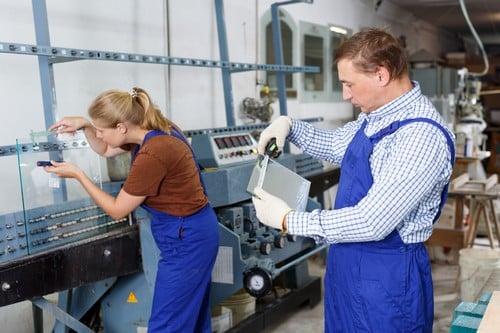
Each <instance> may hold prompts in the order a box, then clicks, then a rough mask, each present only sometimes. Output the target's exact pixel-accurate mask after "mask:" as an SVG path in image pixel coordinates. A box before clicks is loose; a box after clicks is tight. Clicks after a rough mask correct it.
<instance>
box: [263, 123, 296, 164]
mask: <svg viewBox="0 0 500 333" xmlns="http://www.w3.org/2000/svg"><path fill="white" fill-rule="evenodd" d="M291 128H292V119H290V117H287V116H279V117H278V118H276V119H275V120H274V121H273V122H272V123H271V124H270V125H269V126H267V127H266V128H265V129H264V130H263V131H262V133H260V137H259V144H258V146H257V152H258V153H259V154H262V155H264V153H265V151H266V146H267V144H268V143H269V141H270V140H271V139H272V138H276V145H277V146H278V149H280V150H283V147H284V146H285V139H286V137H287V135H288V133H290V129H291Z"/></svg>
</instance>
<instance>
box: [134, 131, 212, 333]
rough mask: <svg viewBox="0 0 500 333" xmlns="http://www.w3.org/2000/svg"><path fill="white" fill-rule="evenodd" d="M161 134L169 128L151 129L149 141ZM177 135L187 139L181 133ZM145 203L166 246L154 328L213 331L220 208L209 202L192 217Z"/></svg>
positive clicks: (157, 330)
mask: <svg viewBox="0 0 500 333" xmlns="http://www.w3.org/2000/svg"><path fill="white" fill-rule="evenodd" d="M156 135H165V133H164V132H162V131H152V132H149V133H148V134H147V135H146V137H145V138H144V142H143V144H144V143H145V142H146V141H147V140H148V139H150V138H151V137H153V136H156ZM171 135H173V136H175V137H177V138H178V139H180V140H182V141H183V142H185V143H186V144H187V142H186V141H185V139H184V138H183V137H182V135H180V134H179V133H177V132H175V131H172V133H171ZM179 144H182V143H180V142H179ZM194 158H195V162H196V157H194ZM196 163H197V162H196ZM200 180H201V181H202V178H201V174H200ZM202 184H203V181H202ZM205 192H206V191H205ZM142 207H143V208H144V209H146V210H147V211H148V212H149V213H150V214H151V231H152V234H153V237H154V239H155V242H156V245H157V246H158V248H159V249H160V260H159V262H158V272H157V275H156V282H155V290H154V296H153V305H152V310H151V316H150V318H149V323H148V332H149V333H160V332H161V333H167V332H193V333H198V332H201V333H205V332H206V333H210V332H211V331H212V329H211V324H210V304H209V303H210V295H209V292H210V284H211V273H212V268H213V267H214V264H215V259H216V256H217V251H218V248H219V229H218V220H217V216H216V215H215V212H214V210H213V209H212V207H211V206H210V204H207V205H206V206H205V207H204V208H202V209H201V210H200V211H198V212H197V213H195V214H193V215H191V216H184V217H179V216H172V215H169V214H167V213H164V212H160V211H157V210H155V209H152V208H150V207H147V206H146V205H142Z"/></svg>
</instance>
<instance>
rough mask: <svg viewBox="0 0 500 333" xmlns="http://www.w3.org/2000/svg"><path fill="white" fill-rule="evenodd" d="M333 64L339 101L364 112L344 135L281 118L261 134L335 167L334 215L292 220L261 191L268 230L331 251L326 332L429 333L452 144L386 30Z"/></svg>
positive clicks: (345, 47)
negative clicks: (433, 263)
mask: <svg viewBox="0 0 500 333" xmlns="http://www.w3.org/2000/svg"><path fill="white" fill-rule="evenodd" d="M335 62H336V64H337V65H338V72H339V79H340V81H341V82H342V86H343V98H344V99H346V100H350V101H351V103H352V104H353V105H354V106H355V107H358V108H359V109H361V111H362V112H361V113H360V115H359V116H358V118H357V119H356V120H354V121H352V122H349V123H348V124H346V125H345V126H344V127H342V128H338V129H335V130H323V129H318V128H315V127H313V126H312V125H311V124H309V123H305V122H302V121H299V120H295V119H293V120H292V119H291V118H289V117H287V116H281V117H279V118H277V119H276V120H275V121H274V122H272V123H271V125H269V126H268V127H267V128H266V129H265V130H264V131H263V132H262V133H261V136H260V140H259V146H258V150H259V152H260V153H263V152H264V150H265V146H266V144H267V143H268V142H269V140H270V139H271V138H276V142H277V145H278V146H280V147H283V145H284V142H285V139H287V140H289V141H290V142H292V143H293V144H294V145H296V146H297V147H298V148H300V149H302V150H303V151H304V152H305V153H307V154H310V155H311V156H314V157H316V158H319V159H323V160H326V161H329V162H331V163H335V164H339V165H340V166H341V176H340V181H339V186H338V191H337V195H336V201H335V206H334V209H333V210H320V209H317V210H313V211H312V212H296V211H292V210H290V208H289V207H288V206H287V204H286V203H285V202H284V201H283V200H281V199H279V198H277V197H275V196H272V195H270V194H269V193H267V192H265V191H264V190H262V189H261V188H256V189H255V192H254V193H255V197H254V198H253V203H254V205H255V209H256V211H257V217H258V218H259V220H261V222H262V223H264V224H266V225H269V226H271V227H274V228H277V229H281V230H284V231H287V232H289V233H290V234H294V235H303V236H308V237H313V238H314V239H315V240H316V241H318V242H327V243H329V244H330V247H329V251H328V259H327V269H326V275H325V332H327V333H331V332H348V333H351V332H357V333H358V332H376V333H379V332H384V333H390V332H400V333H408V332H432V323H433V317H434V302H433V286H432V276H431V267H430V260H429V257H428V254H427V251H426V249H425V247H424V245H423V242H425V241H426V240H427V239H428V238H429V236H430V235H431V233H432V226H433V223H434V222H435V220H437V218H438V216H439V214H440V211H441V207H442V205H443V204H444V202H445V200H446V195H447V185H448V182H449V180H450V176H451V174H452V168H453V163H454V157H455V152H454V135H453V133H452V132H451V131H450V130H449V129H448V128H447V127H446V122H445V121H444V120H443V119H442V117H441V116H440V115H439V114H438V112H437V111H436V109H435V108H434V106H433V105H432V103H431V102H430V101H429V99H427V98H426V97H425V96H423V95H422V94H421V92H420V87H419V85H418V83H417V82H413V81H411V80H410V78H409V72H408V64H407V58H406V52H405V50H404V49H403V48H402V46H401V45H400V43H399V41H398V39H397V38H395V37H394V36H392V35H391V34H389V33H387V32H385V31H383V30H381V29H375V28H371V29H364V30H362V31H360V32H358V33H357V34H355V35H353V36H352V37H351V38H349V39H348V40H347V41H346V42H344V43H343V44H342V45H341V46H340V49H339V50H338V52H337V54H336V57H335Z"/></svg>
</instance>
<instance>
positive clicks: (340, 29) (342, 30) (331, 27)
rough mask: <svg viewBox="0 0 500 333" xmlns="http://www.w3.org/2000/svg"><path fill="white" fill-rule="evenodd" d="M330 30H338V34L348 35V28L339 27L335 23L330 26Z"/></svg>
mask: <svg viewBox="0 0 500 333" xmlns="http://www.w3.org/2000/svg"><path fill="white" fill-rule="evenodd" d="M330 31H333V32H336V33H338V34H342V35H347V29H344V28H341V27H337V26H335V25H331V26H330Z"/></svg>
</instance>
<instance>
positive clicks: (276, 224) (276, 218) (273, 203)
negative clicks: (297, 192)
mask: <svg viewBox="0 0 500 333" xmlns="http://www.w3.org/2000/svg"><path fill="white" fill-rule="evenodd" d="M253 193H254V196H253V197H252V202H253V204H254V206H255V212H256V214H257V218H258V219H259V220H260V222H262V223H263V224H265V225H267V226H269V227H272V228H275V229H279V230H283V224H282V223H283V219H284V218H285V215H287V214H288V213H289V212H291V211H292V209H291V208H290V207H289V206H288V204H287V203H286V202H284V201H283V200H281V199H280V198H278V197H276V196H274V195H272V194H269V193H268V192H266V191H264V190H263V189H262V188H260V187H256V188H255V189H254V192H253Z"/></svg>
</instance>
